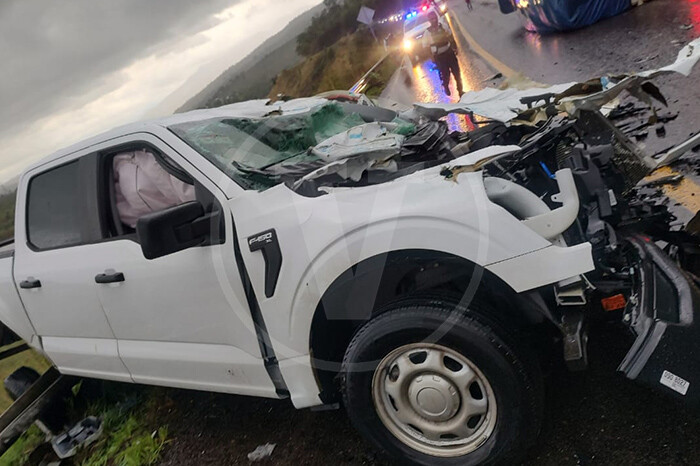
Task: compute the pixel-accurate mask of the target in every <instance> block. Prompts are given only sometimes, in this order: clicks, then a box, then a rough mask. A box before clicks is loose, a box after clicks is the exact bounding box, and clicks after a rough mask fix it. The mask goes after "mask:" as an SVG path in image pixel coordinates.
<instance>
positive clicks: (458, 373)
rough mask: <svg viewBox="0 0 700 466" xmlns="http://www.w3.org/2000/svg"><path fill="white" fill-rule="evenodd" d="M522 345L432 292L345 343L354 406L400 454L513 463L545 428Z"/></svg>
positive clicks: (349, 401)
mask: <svg viewBox="0 0 700 466" xmlns="http://www.w3.org/2000/svg"><path fill="white" fill-rule="evenodd" d="M484 311H487V310H485V309H484ZM517 346H519V345H516V343H515V339H513V338H511V337H510V336H509V335H508V334H507V333H506V332H504V331H502V330H500V329H498V328H497V326H495V325H494V324H491V323H489V322H488V321H487V320H486V319H484V318H482V317H480V316H479V314H476V313H473V312H471V311H469V310H465V309H459V308H456V307H455V306H454V305H448V304H446V303H444V302H440V301H436V300H430V299H425V300H419V301H415V302H412V303H409V304H406V303H397V304H396V305H394V306H390V308H389V309H387V310H386V312H385V313H383V314H381V315H380V316H379V317H377V318H375V319H373V320H371V321H370V322H368V323H367V324H366V325H365V326H364V327H362V328H361V329H360V330H359V331H358V332H357V334H356V335H355V337H354V338H353V340H352V342H351V343H350V346H349V347H348V349H347V351H346V354H345V359H344V361H343V370H342V381H343V399H344V402H345V406H346V408H347V411H348V414H349V416H350V418H351V420H352V422H353V423H354V424H355V426H356V427H357V428H358V429H359V430H360V431H361V432H362V433H363V434H364V435H365V436H366V437H367V438H368V439H369V440H370V441H372V442H373V443H374V444H375V445H376V446H377V448H379V449H380V450H384V451H385V452H386V453H388V454H390V455H391V456H394V457H396V458H397V459H399V460H401V461H402V462H410V463H412V464H422V465H427V464H430V465H477V464H512V463H513V462H515V461H517V460H518V459H519V458H520V457H521V456H522V455H523V454H524V452H525V449H526V447H527V446H528V444H529V443H531V442H532V441H533V440H534V438H535V437H536V435H537V433H538V432H539V426H540V421H541V408H542V407H541V399H542V389H541V377H540V374H539V370H538V368H537V366H536V364H534V362H533V360H532V359H531V358H530V357H529V353H528V352H527V351H526V350H524V349H519V350H518V351H517V352H516V350H515V348H516V347H517Z"/></svg>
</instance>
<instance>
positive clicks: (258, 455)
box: [248, 443, 277, 462]
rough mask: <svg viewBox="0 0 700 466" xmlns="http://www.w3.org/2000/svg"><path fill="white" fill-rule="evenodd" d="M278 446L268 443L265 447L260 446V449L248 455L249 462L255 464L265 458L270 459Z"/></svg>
mask: <svg viewBox="0 0 700 466" xmlns="http://www.w3.org/2000/svg"><path fill="white" fill-rule="evenodd" d="M276 446H277V444H274V443H266V444H265V445H260V446H259V447H258V448H256V449H255V450H253V451H252V452H250V453H248V460H249V461H253V462H255V461H260V460H264V459H265V458H269V457H270V456H272V452H273V451H275V447H276Z"/></svg>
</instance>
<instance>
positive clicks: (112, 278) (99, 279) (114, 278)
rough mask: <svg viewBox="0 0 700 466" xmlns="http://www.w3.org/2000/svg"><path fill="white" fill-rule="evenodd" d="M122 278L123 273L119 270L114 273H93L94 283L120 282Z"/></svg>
mask: <svg viewBox="0 0 700 466" xmlns="http://www.w3.org/2000/svg"><path fill="white" fill-rule="evenodd" d="M124 280H125V279H124V274H123V273H121V272H116V273H109V274H108V273H101V274H98V275H95V283H99V284H101V285H102V284H105V283H120V282H123V281H124Z"/></svg>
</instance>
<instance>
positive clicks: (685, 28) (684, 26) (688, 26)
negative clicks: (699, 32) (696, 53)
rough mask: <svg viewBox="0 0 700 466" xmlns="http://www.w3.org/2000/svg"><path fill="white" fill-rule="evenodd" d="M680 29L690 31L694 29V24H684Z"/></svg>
mask: <svg viewBox="0 0 700 466" xmlns="http://www.w3.org/2000/svg"><path fill="white" fill-rule="evenodd" d="M680 28H681V29H683V30H684V31H689V30H691V29H693V25H692V24H684V25H682V26H681V27H680Z"/></svg>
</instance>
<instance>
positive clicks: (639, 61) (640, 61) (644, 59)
mask: <svg viewBox="0 0 700 466" xmlns="http://www.w3.org/2000/svg"><path fill="white" fill-rule="evenodd" d="M657 58H659V54H658V53H657V54H655V55H649V56H648V57H644V58H638V59H637V60H635V61H634V62H635V63H638V64H639V63H646V62H648V61H652V60H656V59H657Z"/></svg>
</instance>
